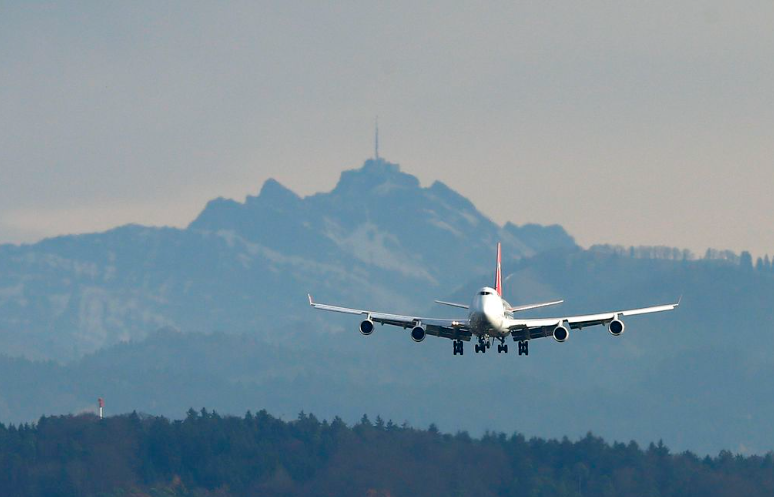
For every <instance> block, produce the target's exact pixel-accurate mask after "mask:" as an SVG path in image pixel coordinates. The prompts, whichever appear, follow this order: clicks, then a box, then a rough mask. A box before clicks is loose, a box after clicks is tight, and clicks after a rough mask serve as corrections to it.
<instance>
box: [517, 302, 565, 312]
mask: <svg viewBox="0 0 774 497" xmlns="http://www.w3.org/2000/svg"><path fill="white" fill-rule="evenodd" d="M562 302H564V300H555V301H553V302H543V303H541V304H528V305H517V306H515V307H509V308H508V309H506V310H507V311H508V312H519V311H528V310H530V309H539V308H541V307H548V306H550V305H557V304H561V303H562Z"/></svg>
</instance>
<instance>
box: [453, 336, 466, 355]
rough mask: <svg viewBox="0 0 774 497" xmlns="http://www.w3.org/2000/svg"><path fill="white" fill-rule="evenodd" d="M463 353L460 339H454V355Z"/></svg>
mask: <svg viewBox="0 0 774 497" xmlns="http://www.w3.org/2000/svg"><path fill="white" fill-rule="evenodd" d="M463 353H464V350H463V348H462V340H455V341H454V355H457V354H459V355H462V354H463Z"/></svg>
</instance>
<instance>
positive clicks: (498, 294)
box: [308, 243, 680, 355]
mask: <svg viewBox="0 0 774 497" xmlns="http://www.w3.org/2000/svg"><path fill="white" fill-rule="evenodd" d="M502 295H503V282H502V272H501V249H500V244H499V243H498V244H497V269H496V272H495V284H494V288H492V287H488V286H486V287H483V288H481V289H480V290H479V291H478V292H476V294H475V296H474V297H473V301H472V302H471V304H470V305H465V304H456V303H454V302H445V301H443V300H436V301H435V302H436V303H438V304H442V305H447V306H451V307H456V308H459V309H467V310H468V317H467V319H440V318H424V317H419V316H403V315H399V314H387V313H383V312H375V311H367V310H362V309H351V308H349V307H340V306H336V305H328V304H319V303H317V302H314V300H312V296H311V294H310V295H308V297H309V305H310V306H312V307H313V308H315V309H320V310H322V311H331V312H339V313H344V314H356V315H360V316H365V319H364V320H363V321H362V322H361V323H360V333H362V334H363V335H370V334H372V333H373V332H374V329H375V328H374V323H380V324H382V325H385V324H389V325H393V326H400V327H402V328H404V329H408V328H411V339H412V340H414V341H415V342H421V341H423V340H424V339H425V337H426V336H427V335H432V336H437V337H442V338H448V339H450V340H452V341H453V342H454V355H458V354H459V355H463V353H464V349H463V343H464V342H469V341H471V340H472V339H474V338H475V339H476V340H477V342H478V343H476V346H475V351H476V353H477V354H478V353H479V352H480V353H486V351H487V349H489V348H490V347H491V346H492V343H493V342H494V340H498V341H499V342H500V343H499V344H498V345H497V353H498V354H499V353H506V354H507V353H508V344H507V343H505V340H506V338H508V337H509V336H510V337H512V338H513V341H514V342H519V355H529V341H530V340H536V339H538V338H546V337H553V339H554V340H556V341H557V342H559V343H564V342H566V341H567V340H568V339H569V338H570V330H576V329H577V330H581V329H583V328H586V327H589V326H597V325H607V329H608V331H609V332H610V334H611V335H613V336H616V337H617V336H620V335H621V334H622V333H623V332H624V329H625V326H624V322H623V320H622V318H623V317H628V316H637V315H640V314H650V313H654V312H662V311H671V310H674V309H676V308H677V307H678V306H679V305H680V300H678V301H677V303H674V304H666V305H657V306H653V307H644V308H640V309H629V310H623V311H615V312H604V313H600V314H587V315H582V316H566V317H556V318H538V319H527V318H519V317H516V313H519V312H522V311H527V310H531V309H538V308H541V307H548V306H553V305H557V304H561V303H562V302H564V301H563V300H556V301H552V302H543V303H539V304H529V305H519V306H512V305H511V304H509V303H508V302H507V301H505V299H503V297H502Z"/></svg>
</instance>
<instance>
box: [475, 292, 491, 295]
mask: <svg viewBox="0 0 774 497" xmlns="http://www.w3.org/2000/svg"><path fill="white" fill-rule="evenodd" d="M478 294H479V295H492V292H478Z"/></svg>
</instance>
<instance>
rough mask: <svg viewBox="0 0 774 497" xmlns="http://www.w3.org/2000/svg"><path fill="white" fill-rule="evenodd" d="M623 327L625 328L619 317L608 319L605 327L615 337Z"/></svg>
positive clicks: (622, 330) (621, 331)
mask: <svg viewBox="0 0 774 497" xmlns="http://www.w3.org/2000/svg"><path fill="white" fill-rule="evenodd" d="M624 329H626V326H624V323H623V321H621V320H620V319H614V320H612V321H610V324H609V325H608V327H607V331H609V332H610V334H611V335H613V336H614V337H617V336H618V335H620V334H621V333H623V332H624Z"/></svg>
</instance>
